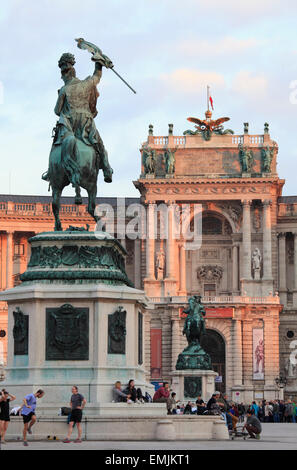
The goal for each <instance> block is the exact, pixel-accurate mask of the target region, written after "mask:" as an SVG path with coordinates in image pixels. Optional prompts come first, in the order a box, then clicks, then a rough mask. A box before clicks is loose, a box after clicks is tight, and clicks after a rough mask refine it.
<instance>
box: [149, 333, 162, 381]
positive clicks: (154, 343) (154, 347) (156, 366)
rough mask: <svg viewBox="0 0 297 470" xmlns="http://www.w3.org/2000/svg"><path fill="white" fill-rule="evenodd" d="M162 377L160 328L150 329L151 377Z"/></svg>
mask: <svg viewBox="0 0 297 470" xmlns="http://www.w3.org/2000/svg"><path fill="white" fill-rule="evenodd" d="M161 377H162V329H161V328H152V329H151V378H152V379H160V378H161Z"/></svg>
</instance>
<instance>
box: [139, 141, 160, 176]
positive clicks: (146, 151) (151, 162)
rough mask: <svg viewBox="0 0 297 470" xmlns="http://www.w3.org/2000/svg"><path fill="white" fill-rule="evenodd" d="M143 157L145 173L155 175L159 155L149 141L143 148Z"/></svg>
mask: <svg viewBox="0 0 297 470" xmlns="http://www.w3.org/2000/svg"><path fill="white" fill-rule="evenodd" d="M142 159H143V160H142V161H143V168H144V173H145V174H146V175H153V174H154V173H155V170H156V162H157V156H156V151H155V150H152V149H151V148H150V147H149V146H148V144H147V143H145V144H144V146H143V149H142Z"/></svg>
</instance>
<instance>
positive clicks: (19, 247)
mask: <svg viewBox="0 0 297 470" xmlns="http://www.w3.org/2000/svg"><path fill="white" fill-rule="evenodd" d="M24 253H25V247H24V245H23V244H20V243H16V244H15V245H14V254H15V255H16V256H22V255H23V254H24Z"/></svg>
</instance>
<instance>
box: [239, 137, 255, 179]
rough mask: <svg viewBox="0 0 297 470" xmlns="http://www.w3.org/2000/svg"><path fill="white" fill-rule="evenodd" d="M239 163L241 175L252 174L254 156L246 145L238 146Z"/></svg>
mask: <svg viewBox="0 0 297 470" xmlns="http://www.w3.org/2000/svg"><path fill="white" fill-rule="evenodd" d="M238 151H239V161H240V165H241V171H242V173H252V171H253V165H254V161H255V159H254V154H253V151H252V150H250V149H249V148H248V147H247V146H246V145H245V146H244V145H243V144H239V145H238Z"/></svg>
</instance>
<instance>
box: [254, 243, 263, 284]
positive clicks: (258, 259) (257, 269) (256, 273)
mask: <svg viewBox="0 0 297 470" xmlns="http://www.w3.org/2000/svg"><path fill="white" fill-rule="evenodd" d="M261 261H262V255H261V252H260V250H259V248H255V249H254V251H253V254H252V269H253V273H254V278H255V279H259V278H260V271H261Z"/></svg>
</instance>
